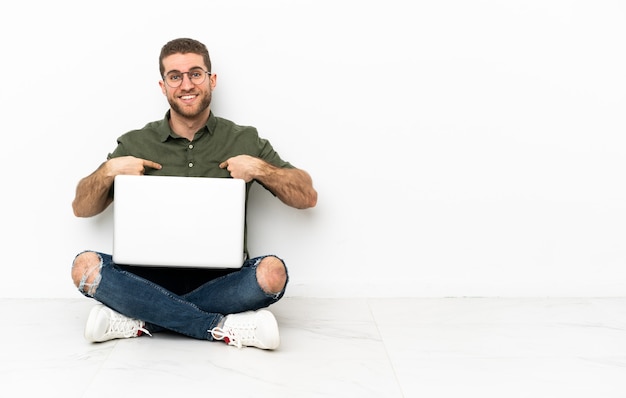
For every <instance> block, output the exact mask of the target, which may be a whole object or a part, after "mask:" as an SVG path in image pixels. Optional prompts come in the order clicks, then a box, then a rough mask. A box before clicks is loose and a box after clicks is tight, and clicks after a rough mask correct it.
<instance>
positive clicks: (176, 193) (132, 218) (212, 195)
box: [113, 175, 246, 268]
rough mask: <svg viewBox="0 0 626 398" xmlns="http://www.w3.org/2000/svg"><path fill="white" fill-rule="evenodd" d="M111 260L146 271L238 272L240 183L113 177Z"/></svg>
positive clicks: (242, 196) (242, 214)
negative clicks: (169, 268) (148, 267)
mask: <svg viewBox="0 0 626 398" xmlns="http://www.w3.org/2000/svg"><path fill="white" fill-rule="evenodd" d="M114 189H115V191H114V192H115V200H114V201H113V261H114V262H116V263H118V264H125V265H136V266H151V267H188V268H240V267H241V266H242V264H243V260H244V226H245V197H246V187H245V181H244V180H241V179H233V178H208V177H206V178H205V177H174V176H152V175H142V176H135V175H118V176H116V177H115V181H114Z"/></svg>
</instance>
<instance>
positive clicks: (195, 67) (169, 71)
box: [165, 66, 204, 75]
mask: <svg viewBox="0 0 626 398" xmlns="http://www.w3.org/2000/svg"><path fill="white" fill-rule="evenodd" d="M193 69H202V70H204V68H203V67H201V66H192V67H191V68H189V70H188V71H187V72H189V71H190V70H193ZM172 72H176V73H181V71H179V70H178V69H172V70H168V71H167V72H165V74H166V75H168V74H170V73H172ZM182 73H186V72H182Z"/></svg>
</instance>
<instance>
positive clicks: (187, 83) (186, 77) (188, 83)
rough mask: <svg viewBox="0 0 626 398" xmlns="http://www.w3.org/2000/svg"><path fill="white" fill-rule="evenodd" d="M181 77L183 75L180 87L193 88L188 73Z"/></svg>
mask: <svg viewBox="0 0 626 398" xmlns="http://www.w3.org/2000/svg"><path fill="white" fill-rule="evenodd" d="M182 75H183V81H182V83H181V84H180V86H181V87H183V88H188V87H193V86H194V84H193V83H192V82H191V78H190V77H189V72H185V73H183V74H182Z"/></svg>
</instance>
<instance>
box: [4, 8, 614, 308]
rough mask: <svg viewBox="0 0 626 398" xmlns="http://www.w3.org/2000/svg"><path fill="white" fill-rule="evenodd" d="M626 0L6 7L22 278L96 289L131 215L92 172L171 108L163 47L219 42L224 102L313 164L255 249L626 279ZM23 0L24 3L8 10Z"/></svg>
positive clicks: (527, 286)
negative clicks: (304, 192)
mask: <svg viewBox="0 0 626 398" xmlns="http://www.w3.org/2000/svg"><path fill="white" fill-rule="evenodd" d="M624 4H625V3H624V2H621V1H619V0H615V1H610V0H583V1H577V2H572V1H568V0H563V1H557V0H501V1H496V0H482V1H476V0H475V1H465V0H443V1H408V0H407V1H401V0H385V1H382V0H379V1H356V0H355V1H340V0H339V1H338V0H333V1H331V0H315V1H313V0H311V1H286V0H285V1H279V0H273V1H267V0H264V1H256V0H239V1H232V0H222V1H206V0H205V1H189V2H182V3H176V2H174V3H173V2H171V1H161V0H157V1H152V2H148V3H145V2H143V1H142V2H136V3H135V2H132V1H123V2H122V1H117V0H115V1H107V2H101V3H100V5H99V4H98V3H92V2H79V1H70V0H60V1H55V2H47V1H43V0H36V1H32V2H12V4H10V5H8V6H7V5H5V6H4V8H3V12H2V24H0V33H1V34H0V43H1V47H0V48H1V49H2V62H0V76H1V78H2V85H1V86H0V87H1V88H0V112H2V113H1V116H2V118H1V119H2V128H1V130H2V138H3V144H2V155H0V166H1V168H0V170H2V174H3V181H2V195H1V199H0V200H1V202H0V204H1V206H0V212H1V213H0V214H1V217H2V227H1V229H2V236H3V237H2V240H1V241H2V252H1V253H2V255H1V257H0V261H1V268H0V296H2V297H79V294H78V293H77V292H76V291H75V289H74V287H73V285H72V283H71V281H70V278H69V269H70V263H71V261H72V259H73V257H74V255H75V254H76V253H77V252H79V251H80V250H82V249H87V248H91V249H97V250H103V251H108V250H110V247H111V239H110V233H111V212H110V211H107V212H105V213H104V214H102V215H100V216H97V217H94V218H91V219H77V218H74V217H73V215H72V212H71V206H70V203H71V200H72V198H73V195H74V188H75V185H76V183H77V181H78V180H79V179H80V178H81V177H83V176H85V175H87V174H88V173H90V172H91V171H93V170H94V169H95V168H96V167H97V166H98V165H99V164H100V162H101V161H103V160H104V159H105V157H106V154H107V153H108V152H109V151H111V150H112V149H113V148H114V147H115V139H116V138H117V137H118V136H119V135H121V134H122V133H124V132H126V131H127V130H130V129H134V128H138V127H141V126H143V125H144V124H145V123H146V122H148V121H152V120H155V119H159V118H161V117H162V116H163V114H164V112H165V111H166V109H167V102H166V100H165V98H164V97H163V96H162V94H161V92H160V89H159V87H158V84H157V82H158V80H159V75H158V52H159V50H160V47H161V46H162V45H163V44H164V43H165V42H166V41H168V40H170V39H172V38H175V37H180V36H190V37H194V38H197V39H199V40H201V41H203V42H205V43H206V44H207V45H208V47H209V49H210V51H211V54H212V57H213V61H214V68H213V69H214V72H216V73H217V74H218V87H217V91H216V92H215V96H214V105H213V109H214V111H215V112H216V114H218V115H220V116H223V117H226V118H230V119H232V120H234V121H236V122H238V123H240V124H251V125H254V126H256V127H257V128H258V129H259V131H260V132H261V134H262V135H263V136H265V137H266V138H268V139H270V141H271V142H272V143H273V144H274V146H275V147H276V149H277V150H278V151H279V153H281V155H282V156H283V157H284V158H285V159H287V160H289V161H291V162H292V163H294V164H295V165H297V166H300V167H302V168H304V169H306V170H308V171H309V172H310V173H311V174H312V176H313V178H314V181H315V186H316V188H317V189H318V191H319V204H318V206H317V207H316V208H315V209H310V210H306V211H298V210H294V209H290V208H287V207H286V206H284V205H282V204H280V203H279V202H278V200H276V199H274V198H272V197H271V196H270V195H269V194H268V193H266V192H265V191H263V190H262V189H255V190H254V192H253V194H254V197H253V201H252V204H251V208H250V211H251V212H252V214H251V225H250V228H251V236H250V239H251V249H252V251H253V254H262V253H266V252H267V253H270V252H271V253H277V254H280V255H281V256H282V257H283V258H285V260H286V261H287V263H288V265H289V266H290V273H291V280H292V284H291V287H290V290H289V294H290V295H294V296H295V295H310V296H348V295H358V296H616V295H624V294H625V293H626V272H625V271H624V268H625V264H626V246H625V242H626V227H625V226H626V187H625V185H624V170H626V156H625V155H626V136H625V132H626V121H625V120H626V118H625V114H624V109H626V107H625V106H626V74H625V73H624V71H625V70H626V52H625V51H624V49H625V48H626V47H625V44H626V43H625V42H626V40H625V39H626V6H625V5H624ZM7 7H8V9H7Z"/></svg>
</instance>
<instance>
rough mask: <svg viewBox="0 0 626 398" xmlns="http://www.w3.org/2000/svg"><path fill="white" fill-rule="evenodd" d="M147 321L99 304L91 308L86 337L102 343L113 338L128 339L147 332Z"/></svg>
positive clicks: (88, 339)
mask: <svg viewBox="0 0 626 398" xmlns="http://www.w3.org/2000/svg"><path fill="white" fill-rule="evenodd" d="M144 326H145V322H143V321H140V320H138V319H133V318H129V317H127V316H124V315H122V314H120V313H118V312H115V311H113V310H112V309H110V308H109V307H106V306H104V305H102V304H98V305H96V306H95V307H93V308H92V309H91V312H90V313H89V318H87V325H86V326H85V339H87V341H90V342H92V343H100V342H103V341H107V340H112V339H126V338H129V337H137V336H141V335H142V334H143V333H146V334H148V335H150V336H152V335H151V334H150V332H148V331H147V330H146V329H145V328H144Z"/></svg>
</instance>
